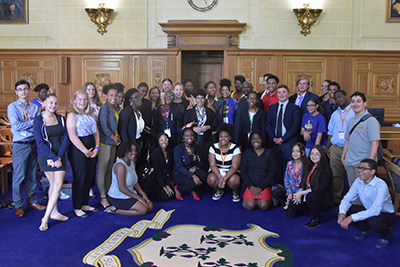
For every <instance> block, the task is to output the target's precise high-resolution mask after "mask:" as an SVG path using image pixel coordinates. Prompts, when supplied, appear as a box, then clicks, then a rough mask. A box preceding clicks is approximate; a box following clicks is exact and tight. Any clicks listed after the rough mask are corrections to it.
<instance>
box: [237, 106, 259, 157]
mask: <svg viewBox="0 0 400 267" xmlns="http://www.w3.org/2000/svg"><path fill="white" fill-rule="evenodd" d="M264 127H265V112H264V111H263V110H260V109H258V110H257V112H256V114H255V115H254V118H253V129H252V131H253V132H254V131H264ZM249 132H250V118H249V114H248V112H241V113H239V114H237V116H236V122H235V139H234V141H235V143H236V144H237V145H238V146H241V147H242V150H243V151H244V150H245V149H248V148H250V147H251V144H250V141H249V139H248V136H247V133H249Z"/></svg>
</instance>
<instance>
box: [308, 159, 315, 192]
mask: <svg viewBox="0 0 400 267" xmlns="http://www.w3.org/2000/svg"><path fill="white" fill-rule="evenodd" d="M314 169H315V164H314V165H313V166H312V168H311V171H310V173H309V174H308V176H307V189H308V188H309V187H310V177H311V174H312V173H313V171H314Z"/></svg>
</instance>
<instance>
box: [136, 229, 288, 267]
mask: <svg viewBox="0 0 400 267" xmlns="http://www.w3.org/2000/svg"><path fill="white" fill-rule="evenodd" d="M248 226H249V229H244V230H239V231H237V230H227V229H224V228H223V227H218V226H214V225H211V226H208V227H205V226H201V225H192V224H186V225H175V226H172V227H170V228H168V229H166V230H165V231H163V232H160V233H157V234H154V235H153V237H152V238H150V239H147V240H145V241H143V242H142V243H141V244H139V245H137V246H135V247H133V248H131V249H130V250H129V251H130V253H131V254H132V256H133V258H134V260H135V262H136V264H138V265H139V266H141V267H165V266H174V267H190V266H193V267H217V266H226V267H228V266H229V267H245V266H247V267H264V266H273V264H274V263H276V262H279V261H285V254H284V253H282V252H283V251H282V249H280V248H277V246H275V247H273V246H272V245H268V244H267V243H266V239H267V238H268V237H274V238H277V237H279V235H278V234H276V233H273V232H270V231H267V230H265V229H263V228H261V227H260V226H257V225H254V224H249V225H248Z"/></svg>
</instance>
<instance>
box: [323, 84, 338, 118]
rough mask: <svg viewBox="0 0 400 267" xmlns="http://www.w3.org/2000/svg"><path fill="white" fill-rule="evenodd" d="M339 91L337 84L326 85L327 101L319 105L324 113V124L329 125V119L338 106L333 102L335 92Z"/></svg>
mask: <svg viewBox="0 0 400 267" xmlns="http://www.w3.org/2000/svg"><path fill="white" fill-rule="evenodd" d="M339 90H340V85H339V84H338V83H337V82H330V83H329V85H328V95H329V99H328V100H326V101H324V102H322V103H321V104H320V106H321V107H322V108H323V109H324V111H325V114H324V116H325V120H326V124H329V120H330V119H331V116H332V114H333V112H335V110H337V108H338V106H339V105H338V104H337V103H336V101H335V92H336V91H339Z"/></svg>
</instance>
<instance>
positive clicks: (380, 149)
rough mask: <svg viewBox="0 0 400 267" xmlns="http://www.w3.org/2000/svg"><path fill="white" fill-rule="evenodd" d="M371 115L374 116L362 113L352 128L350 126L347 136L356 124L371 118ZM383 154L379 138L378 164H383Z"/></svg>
mask: <svg viewBox="0 0 400 267" xmlns="http://www.w3.org/2000/svg"><path fill="white" fill-rule="evenodd" d="M371 117H374V116H372V115H371V114H369V113H368V114H366V115H364V116H363V117H362V118H361V119H360V120H359V121H358V122H357V123H356V124H355V125H354V126H353V128H352V129H351V131H350V134H349V136H350V135H351V134H352V133H353V131H354V129H355V128H356V127H357V125H358V124H360V123H361V122H363V121H366V120H368V119H369V118H371ZM383 154H384V152H383V146H382V143H381V140H379V146H378V152H377V157H378V164H379V165H381V164H383V162H384V160H383Z"/></svg>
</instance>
